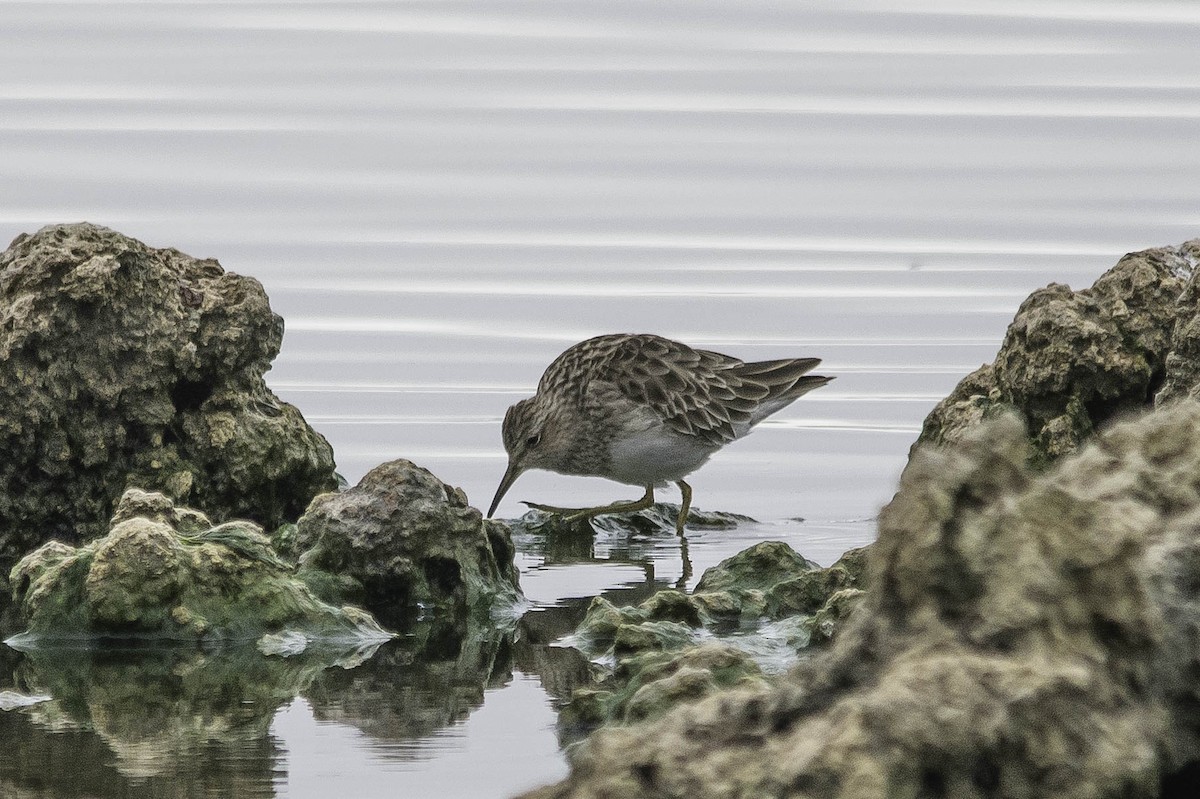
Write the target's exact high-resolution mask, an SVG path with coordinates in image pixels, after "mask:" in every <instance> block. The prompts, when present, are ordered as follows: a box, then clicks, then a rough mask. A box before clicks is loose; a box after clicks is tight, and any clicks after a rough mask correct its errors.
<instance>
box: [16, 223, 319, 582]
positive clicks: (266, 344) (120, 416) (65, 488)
mask: <svg viewBox="0 0 1200 799" xmlns="http://www.w3.org/2000/svg"><path fill="white" fill-rule="evenodd" d="M0 322H2V324H0V408H3V411H0V452H3V453H4V457H3V458H2V459H0V572H7V571H8V569H9V568H10V567H11V566H12V564H13V563H15V562H16V560H17V559H18V558H20V557H21V556H22V555H24V554H25V553H27V552H29V551H30V550H32V549H33V548H35V547H36V546H38V545H39V544H41V543H43V542H45V541H47V540H50V539H60V540H64V541H67V542H69V543H79V542H81V541H86V540H88V539H91V538H94V537H96V536H99V535H103V534H104V533H105V532H106V530H107V524H108V520H109V518H110V517H111V515H112V511H113V505H114V503H115V501H116V499H117V498H118V497H119V496H121V493H122V491H124V489H125V488H127V487H129V486H135V485H136V486H140V487H144V488H149V489H154V490H155V491H159V492H162V493H164V494H167V495H169V496H170V497H171V498H172V499H174V500H176V501H179V502H181V503H182V502H186V503H187V504H188V505H190V506H192V507H195V508H198V509H199V510H201V511H203V512H204V513H206V514H209V515H210V516H211V517H212V518H213V519H215V520H217V521H221V520H224V519H228V518H232V517H237V518H246V519H252V520H254V521H256V522H258V523H259V524H262V525H264V526H266V527H268V528H274V527H276V526H277V525H279V524H281V523H282V522H284V521H286V520H289V519H294V518H295V517H296V516H298V515H299V514H300V513H301V512H302V511H303V510H304V508H305V506H306V505H307V504H308V502H309V500H310V499H312V497H313V496H315V495H316V494H318V493H320V492H322V491H329V490H332V489H333V488H334V487H335V486H336V481H335V479H334V471H333V469H334V465H333V454H332V450H331V449H330V447H329V445H328V444H327V443H326V441H325V440H324V439H323V438H322V437H321V436H320V435H318V434H317V433H316V432H314V431H313V430H312V428H310V427H309V426H308V425H307V424H306V423H305V421H304V419H303V418H302V417H301V415H300V412H299V411H297V410H296V409H295V408H294V407H292V406H291V405H288V404H287V403H285V402H282V401H280V400H279V399H278V398H277V397H276V396H275V395H274V394H272V393H271V391H270V389H268V388H267V386H266V384H265V383H264V382H263V375H264V374H265V373H266V371H267V370H268V369H270V368H271V361H272V360H273V359H274V357H275V356H276V355H277V354H278V352H279V346H280V342H281V340H282V336H283V320H282V319H280V318H279V317H278V316H277V315H275V314H274V313H272V311H271V307H270V305H269V304H268V301H267V296H266V294H265V293H264V292H263V288H262V286H261V285H260V284H259V283H258V281H256V280H254V279H253V278H249V277H243V276H240V275H236V274H233V273H231V272H226V271H225V270H224V269H222V268H221V266H220V264H218V263H217V262H216V261H214V260H201V259H196V258H192V257H191V256H188V255H185V254H184V253H182V252H179V251H178V250H173V249H155V248H153V247H148V246H146V245H145V244H143V243H141V242H139V241H136V240H134V239H131V238H128V237H126V236H122V235H121V234H120V233H117V232H115V231H112V230H109V229H107V228H103V227H99V226H96V225H90V224H76V225H57V226H53V227H47V228H43V229H42V230H40V231H38V232H37V233H35V234H33V235H21V236H18V237H17V239H16V240H15V241H14V242H13V243H12V245H11V246H10V247H9V249H8V250H6V251H4V252H3V253H0Z"/></svg>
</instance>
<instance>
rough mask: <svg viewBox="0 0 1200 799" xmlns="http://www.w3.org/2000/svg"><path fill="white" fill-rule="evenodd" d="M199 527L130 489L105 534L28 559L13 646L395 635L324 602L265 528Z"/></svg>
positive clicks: (17, 571)
mask: <svg viewBox="0 0 1200 799" xmlns="http://www.w3.org/2000/svg"><path fill="white" fill-rule="evenodd" d="M138 513H147V514H149V515H148V516H141V515H137V514H138ZM201 518H203V517H202V516H201V514H199V513H198V512H196V511H194V510H192V509H189V508H177V507H174V506H172V505H171V503H170V500H169V499H168V498H167V497H165V496H164V495H162V494H153V493H149V492H145V491H141V490H139V489H131V490H130V491H128V492H126V493H125V495H124V497H123V498H122V501H121V502H120V503H119V504H118V506H117V509H116V512H115V513H114V516H113V524H112V527H111V529H110V530H109V533H108V535H106V536H104V537H103V538H100V539H97V540H95V541H93V542H91V543H89V544H85V545H83V546H80V547H71V546H68V545H66V544H63V543H61V542H57V541H52V542H50V543H48V544H45V545H43V546H42V547H40V548H39V549H37V550H36V551H34V552H32V553H30V554H29V555H28V556H26V557H25V558H23V559H22V560H21V561H20V562H19V563H18V564H17V565H16V566H15V567H14V568H13V570H12V573H11V576H10V580H11V583H12V589H13V600H14V603H15V606H16V608H17V610H18V612H19V613H20V615H21V617H22V619H23V621H24V622H25V624H26V625H27V626H28V631H27V633H25V634H23V635H21V636H17V637H16V638H15V639H10V640H12V641H15V642H20V643H21V644H22V645H33V644H37V643H39V642H47V641H50V642H52V641H55V640H62V639H71V638H86V637H97V636H99V637H129V636H138V637H152V638H169V639H182V640H204V641H213V640H246V639H249V640H253V639H256V638H259V637H260V636H263V635H268V634H279V633H287V634H290V635H291V636H292V637H293V638H297V637H298V638H299V639H302V640H301V645H300V649H301V650H302V649H303V648H304V645H305V644H307V642H311V641H321V640H328V639H337V640H364V641H365V640H368V639H370V640H386V639H387V638H389V637H390V634H388V633H385V632H384V631H383V630H381V629H380V628H379V626H378V625H377V624H376V623H375V620H374V619H373V618H371V616H370V615H369V614H367V613H365V612H364V611H361V610H358V609H357V608H351V607H334V606H332V605H330V604H327V603H325V602H322V601H321V600H319V599H318V598H317V597H316V596H315V595H314V594H313V593H312V591H311V590H310V589H309V588H308V587H307V586H306V585H305V584H304V583H303V582H301V581H300V580H299V579H297V578H296V577H295V575H294V574H293V572H292V569H291V567H290V566H289V564H287V563H285V562H284V561H283V560H281V559H280V558H279V556H278V555H276V554H275V552H274V550H273V549H272V548H271V546H270V542H269V540H268V539H267V537H266V536H265V535H264V534H263V532H262V530H261V528H259V527H258V525H256V524H254V523H253V522H246V521H233V522H226V523H225V524H222V525H218V526H215V527H212V526H210V527H208V528H207V529H199V525H198V520H199V519H201ZM294 648H295V647H293V649H294Z"/></svg>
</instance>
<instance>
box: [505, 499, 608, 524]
mask: <svg viewBox="0 0 1200 799" xmlns="http://www.w3.org/2000/svg"><path fill="white" fill-rule="evenodd" d="M521 504H522V505H526V506H528V507H530V508H533V509H534V510H540V511H541V512H542V513H549V514H551V515H553V516H562V517H563V520H564V521H568V522H573V521H575V520H577V519H583V518H586V517H588V516H594V515H595V514H590V513H588V511H590V510H592V508H560V507H558V506H557V505H543V504H541V503H540V502H525V501H524V500H522V501H521Z"/></svg>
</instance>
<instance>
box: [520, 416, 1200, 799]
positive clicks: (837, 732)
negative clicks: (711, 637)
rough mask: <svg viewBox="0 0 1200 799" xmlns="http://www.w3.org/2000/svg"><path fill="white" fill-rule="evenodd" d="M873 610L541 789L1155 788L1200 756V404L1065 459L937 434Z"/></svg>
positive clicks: (996, 791)
mask: <svg viewBox="0 0 1200 799" xmlns="http://www.w3.org/2000/svg"><path fill="white" fill-rule="evenodd" d="M879 531H880V534H879V539H878V540H877V541H876V542H875V543H874V544H872V546H871V548H870V552H869V554H868V557H867V559H868V564H867V570H868V578H867V585H868V590H867V591H866V594H865V595H864V596H863V597H862V598H861V611H860V612H856V613H854V614H853V616H852V617H851V618H850V620H849V621H848V622H847V623H846V626H845V627H844V628H843V629H842V630H841V632H840V633H839V634H838V636H837V637H836V638H835V639H834V640H833V642H832V645H831V647H830V648H829V649H827V650H825V651H823V652H822V653H819V654H817V655H816V656H814V657H813V658H811V659H809V660H807V661H804V662H802V663H801V664H800V665H799V666H798V667H797V668H796V669H795V670H794V671H793V672H792V673H791V674H789V675H788V676H787V677H786V678H784V679H782V680H780V681H778V682H777V683H774V684H770V685H765V686H763V685H759V686H750V687H747V688H741V689H738V690H733V691H722V692H718V693H716V694H713V695H711V696H708V697H706V698H702V699H700V700H698V701H694V702H691V703H686V704H683V705H680V706H677V707H675V708H674V709H672V710H669V711H667V712H666V713H664V714H663V715H661V716H659V717H658V718H656V719H652V720H650V721H648V722H645V723H641V724H634V725H628V726H614V727H605V728H603V729H601V730H599V731H597V732H596V733H594V734H593V735H592V736H591V737H589V738H588V739H587V740H586V741H583V742H582V743H581V744H580V745H578V746H577V747H574V748H572V749H571V750H570V751H569V757H570V759H571V774H570V776H569V777H568V779H566V780H565V781H563V782H562V783H560V784H558V785H555V786H550V787H547V788H544V789H541V790H538V791H534V792H532V793H530V794H527V799H600V797H617V796H658V797H689V799H691V798H694V799H717V798H718V797H721V798H722V799H726V798H730V797H735V796H742V797H744V796H772V797H775V796H791V797H807V798H808V799H835V798H838V799H840V798H842V797H855V799H890V798H891V797H896V796H913V797H920V796H932V795H941V796H954V797H964V799H969V798H971V797H977V798H979V799H982V798H983V797H989V796H1001V795H1003V796H1022V797H1027V798H1028V799H1051V798H1053V799H1095V798H1097V797H1104V798H1108V799H1118V797H1120V798H1121V799H1126V798H1127V797H1128V798H1129V799H1152V797H1156V796H1158V795H1159V786H1160V785H1161V784H1163V783H1164V781H1167V782H1169V781H1170V780H1171V779H1172V777H1171V775H1173V774H1180V773H1186V771H1187V769H1189V768H1190V769H1192V772H1191V773H1193V774H1194V764H1195V763H1196V762H1197V761H1198V760H1200V732H1198V731H1197V728H1196V725H1195V718H1196V713H1197V709H1198V708H1200V688H1198V687H1197V684H1196V680H1195V664H1196V663H1197V662H1200V638H1197V636H1196V634H1195V631H1196V629H1197V626H1198V625H1200V581H1197V579H1196V567H1197V565H1198V564H1200V404H1197V403H1195V402H1190V401H1189V402H1184V403H1180V404H1178V405H1173V406H1168V407H1165V408H1163V409H1160V410H1158V411H1155V412H1153V413H1150V414H1147V415H1145V416H1144V417H1142V418H1139V419H1136V420H1132V421H1127V422H1123V423H1119V424H1115V425H1113V426H1111V427H1110V428H1108V429H1106V430H1104V431H1102V432H1100V433H1099V434H1098V435H1097V437H1096V439H1095V440H1094V442H1093V443H1091V444H1089V445H1086V446H1084V447H1083V448H1082V449H1081V450H1080V451H1079V452H1078V453H1077V454H1075V455H1072V456H1068V457H1065V458H1063V459H1062V460H1060V461H1058V462H1057V463H1056V464H1054V465H1053V466H1052V467H1051V468H1050V469H1049V470H1047V471H1038V470H1036V469H1035V468H1034V467H1033V466H1032V465H1031V461H1030V445H1029V440H1028V436H1027V432H1026V429H1025V427H1024V424H1023V423H1022V422H1021V421H1020V420H1019V419H1017V418H1016V417H1015V416H1001V417H998V418H996V419H993V420H990V421H988V422H986V423H985V424H983V425H981V426H979V427H978V428H976V429H975V430H973V431H969V432H966V433H965V434H964V435H963V436H962V437H961V438H960V440H959V441H958V442H957V443H955V444H951V445H948V446H944V447H937V448H935V447H921V448H918V449H917V450H916V451H915V452H914V454H913V457H912V458H911V460H910V462H909V464H908V467H907V468H906V469H905V471H904V474H903V476H902V478H901V485H900V490H899V492H898V493H897V494H896V497H895V498H894V499H893V501H892V502H891V503H890V504H889V505H888V506H887V507H886V508H885V509H884V511H883V513H882V514H881V515H880V519H879Z"/></svg>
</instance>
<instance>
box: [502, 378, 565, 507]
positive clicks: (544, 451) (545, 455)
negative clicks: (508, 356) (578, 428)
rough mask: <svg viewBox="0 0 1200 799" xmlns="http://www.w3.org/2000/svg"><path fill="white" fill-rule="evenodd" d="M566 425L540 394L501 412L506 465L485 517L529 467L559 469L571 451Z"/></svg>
mask: <svg viewBox="0 0 1200 799" xmlns="http://www.w3.org/2000/svg"><path fill="white" fill-rule="evenodd" d="M565 433H566V430H565V426H564V425H563V424H562V419H560V418H559V415H558V414H555V413H554V408H553V406H552V405H551V404H549V403H546V402H543V401H542V400H541V398H540V397H536V396H535V397H530V398H528V399H523V400H521V401H520V402H518V403H517V404H515V405H513V406H512V407H511V408H509V409H508V412H507V413H505V414H504V425H503V428H502V433H501V435H502V436H503V438H504V449H505V451H507V452H508V469H507V470H505V472H504V477H503V478H501V480H500V487H499V488H497V489H496V496H495V498H493V499H492V506H491V508H489V509H488V518H491V515H492V514H493V513H495V512H496V506H497V505H499V504H500V500H501V499H503V497H504V494H505V492H507V491H508V489H509V488H510V487H511V486H512V484H513V483H514V482H515V481H516V479H517V478H518V477H519V476H520V475H521V473H522V472H525V471H527V470H529V469H548V470H550V471H561V470H562V465H563V462H564V458H566V457H568V456H569V455H570V451H569V445H570V442H569V441H568V440H567V438H568V437H567V436H566V435H565Z"/></svg>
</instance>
